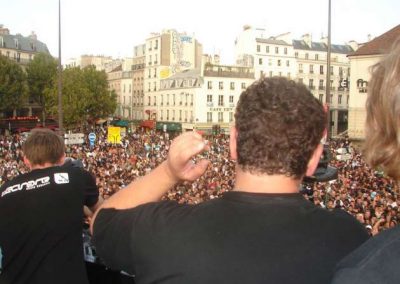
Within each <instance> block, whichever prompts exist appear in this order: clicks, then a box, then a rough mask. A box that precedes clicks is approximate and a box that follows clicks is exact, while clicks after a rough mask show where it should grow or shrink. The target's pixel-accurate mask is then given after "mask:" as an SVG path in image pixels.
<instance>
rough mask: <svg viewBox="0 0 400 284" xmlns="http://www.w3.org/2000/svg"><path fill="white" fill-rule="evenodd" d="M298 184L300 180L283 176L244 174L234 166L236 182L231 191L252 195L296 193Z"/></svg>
mask: <svg viewBox="0 0 400 284" xmlns="http://www.w3.org/2000/svg"><path fill="white" fill-rule="evenodd" d="M300 183H301V181H300V180H295V179H293V178H290V177H287V176H285V175H266V174H260V175H256V174H252V173H250V172H244V171H242V169H240V167H239V166H238V165H236V181H235V186H234V188H233V190H234V191H245V192H254V193H298V192H299V188H300Z"/></svg>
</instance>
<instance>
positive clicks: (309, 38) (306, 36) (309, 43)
mask: <svg viewBox="0 0 400 284" xmlns="http://www.w3.org/2000/svg"><path fill="white" fill-rule="evenodd" d="M301 39H302V40H303V41H304V42H305V43H306V44H307V45H308V46H309V47H311V35H310V34H305V35H303V36H302V37H301Z"/></svg>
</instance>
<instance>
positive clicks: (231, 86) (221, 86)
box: [207, 81, 246, 90]
mask: <svg viewBox="0 0 400 284" xmlns="http://www.w3.org/2000/svg"><path fill="white" fill-rule="evenodd" d="M212 88H213V82H212V81H208V82H207V89H208V90H212ZM241 88H242V90H245V89H246V83H244V82H242V83H241ZM218 89H219V90H223V89H224V82H222V81H219V82H218ZM229 89H230V90H235V82H230V84H229Z"/></svg>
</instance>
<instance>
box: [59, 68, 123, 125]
mask: <svg viewBox="0 0 400 284" xmlns="http://www.w3.org/2000/svg"><path fill="white" fill-rule="evenodd" d="M62 94H63V112H64V123H65V125H66V126H67V127H71V126H76V125H78V124H82V123H83V122H84V121H87V120H88V119H90V120H92V121H94V120H96V119H97V118H102V117H105V116H108V115H110V114H112V113H114V111H115V108H116V105H117V103H116V95H115V93H114V92H110V91H109V90H108V82H107V75H106V73H105V72H104V71H96V69H95V68H94V67H93V66H91V67H87V68H84V69H81V68H80V67H74V68H67V69H65V70H64V71H63V90H62ZM51 96H52V98H56V97H57V88H56V87H54V88H53V90H52V92H51ZM51 112H52V113H54V114H56V113H57V106H56V105H54V106H53V107H52V109H51Z"/></svg>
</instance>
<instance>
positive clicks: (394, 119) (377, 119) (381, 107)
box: [364, 38, 400, 180]
mask: <svg viewBox="0 0 400 284" xmlns="http://www.w3.org/2000/svg"><path fill="white" fill-rule="evenodd" d="M371 70H372V76H371V80H370V82H369V85H368V98H367V102H366V109H367V118H366V141H365V145H364V154H365V158H366V161H367V162H368V163H369V164H370V165H371V166H372V167H375V168H376V167H381V168H382V169H383V170H384V171H385V173H386V174H388V175H389V176H391V177H393V178H395V179H396V180H400V38H399V39H398V40H396V41H395V42H394V44H393V46H392V49H391V51H390V52H389V54H387V55H386V56H385V57H384V58H382V60H381V61H380V62H379V63H377V64H375V65H374V66H372V69H371Z"/></svg>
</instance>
